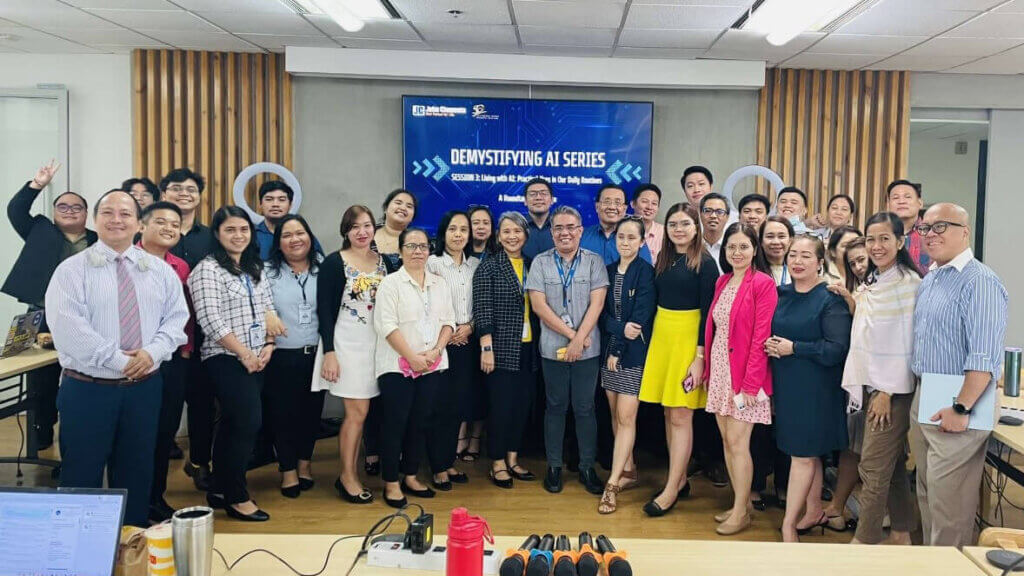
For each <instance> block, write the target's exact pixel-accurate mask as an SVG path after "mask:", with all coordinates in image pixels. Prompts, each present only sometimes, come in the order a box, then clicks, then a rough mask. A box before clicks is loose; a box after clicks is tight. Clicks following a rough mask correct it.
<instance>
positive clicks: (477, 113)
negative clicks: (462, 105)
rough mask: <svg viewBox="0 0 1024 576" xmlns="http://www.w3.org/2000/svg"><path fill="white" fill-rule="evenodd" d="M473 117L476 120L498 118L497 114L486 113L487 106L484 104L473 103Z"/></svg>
mask: <svg viewBox="0 0 1024 576" xmlns="http://www.w3.org/2000/svg"><path fill="white" fill-rule="evenodd" d="M473 118H476V119H477V120H497V119H498V115H497V114H488V113H487V106H485V105H483V104H474V105H473Z"/></svg>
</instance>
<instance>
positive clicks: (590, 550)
mask: <svg viewBox="0 0 1024 576" xmlns="http://www.w3.org/2000/svg"><path fill="white" fill-rule="evenodd" d="M579 543H580V559H579V560H578V561H577V562H576V573H577V574H579V576H597V575H598V573H600V571H601V560H600V559H599V558H598V557H597V553H596V552H595V551H594V539H593V538H591V537H590V532H580V539H579Z"/></svg>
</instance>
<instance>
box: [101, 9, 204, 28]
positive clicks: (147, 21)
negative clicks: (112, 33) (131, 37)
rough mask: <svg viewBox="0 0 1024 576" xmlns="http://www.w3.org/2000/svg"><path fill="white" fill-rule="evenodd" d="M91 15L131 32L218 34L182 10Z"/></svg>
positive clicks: (112, 11) (113, 11) (114, 12)
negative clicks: (168, 31)
mask: <svg viewBox="0 0 1024 576" xmlns="http://www.w3.org/2000/svg"><path fill="white" fill-rule="evenodd" d="M93 14H96V15H97V16H100V17H101V18H105V19H107V20H110V21H111V22H116V23H117V24H120V25H121V26H124V27H126V28H131V29H132V30H182V31H190V30H191V31H196V32H220V30H217V28H215V27H214V26H211V25H210V24H207V23H206V22H205V21H203V20H202V19H200V18H199V17H197V16H194V15H192V14H190V13H188V12H185V11H184V10H93Z"/></svg>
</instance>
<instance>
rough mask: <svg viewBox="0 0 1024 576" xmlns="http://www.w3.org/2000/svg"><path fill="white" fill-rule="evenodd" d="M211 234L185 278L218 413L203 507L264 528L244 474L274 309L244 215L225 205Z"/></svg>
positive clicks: (265, 517)
mask: <svg viewBox="0 0 1024 576" xmlns="http://www.w3.org/2000/svg"><path fill="white" fill-rule="evenodd" d="M210 230H211V231H212V232H213V237H214V240H215V242H214V243H213V251H212V252H211V254H210V255H209V256H207V257H206V258H204V259H203V260H202V261H201V262H200V263H199V264H198V265H196V268H195V270H193V271H192V274H191V275H190V276H189V279H188V286H189V291H190V292H191V293H192V302H193V305H194V306H195V311H196V321H197V322H198V323H199V325H200V327H202V330H203V333H204V334H205V335H206V339H205V340H204V341H203V344H202V347H201V349H200V353H201V355H202V359H203V364H204V366H205V368H206V370H207V373H208V375H209V380H210V384H211V385H212V386H213V392H214V396H215V397H216V399H217V401H218V403H219V404H220V414H221V417H220V425H219V426H218V428H217V438H216V440H215V442H214V448H213V468H214V474H213V475H214V487H213V489H212V490H211V491H210V492H209V493H208V494H207V496H206V500H207V502H208V503H209V504H210V506H211V507H214V508H224V511H225V512H227V514H228V516H230V517H232V518H237V519H239V520H246V521H251V522H262V521H266V520H269V519H270V515H269V514H267V513H266V512H264V511H263V510H260V509H259V508H258V507H257V506H256V503H255V502H253V501H252V499H250V498H249V492H248V491H247V490H246V482H245V472H246V467H247V464H248V462H249V455H250V454H252V449H253V445H254V443H255V441H256V433H257V432H258V431H259V429H260V424H261V422H260V420H261V415H262V408H261V401H260V394H261V392H262V389H263V369H264V368H266V366H267V363H268V362H269V361H270V358H271V355H272V353H273V352H274V337H273V336H269V335H267V327H266V315H267V312H273V311H274V302H273V297H272V296H271V293H270V286H269V283H268V282H265V281H263V280H265V278H264V277H263V261H262V260H260V254H259V248H258V246H257V244H256V237H255V234H254V233H253V225H252V221H251V220H250V219H249V214H248V213H247V212H246V211H245V210H243V209H241V208H239V207H237V206H224V207H222V208H220V209H219V210H217V211H216V212H215V213H214V214H213V219H212V221H211V222H210Z"/></svg>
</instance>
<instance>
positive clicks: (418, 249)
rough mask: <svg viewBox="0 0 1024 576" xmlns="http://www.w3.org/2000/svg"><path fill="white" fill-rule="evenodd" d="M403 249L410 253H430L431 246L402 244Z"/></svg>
mask: <svg viewBox="0 0 1024 576" xmlns="http://www.w3.org/2000/svg"><path fill="white" fill-rule="evenodd" d="M402 248H404V249H406V250H408V251H409V252H429V251H430V244H402Z"/></svg>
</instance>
